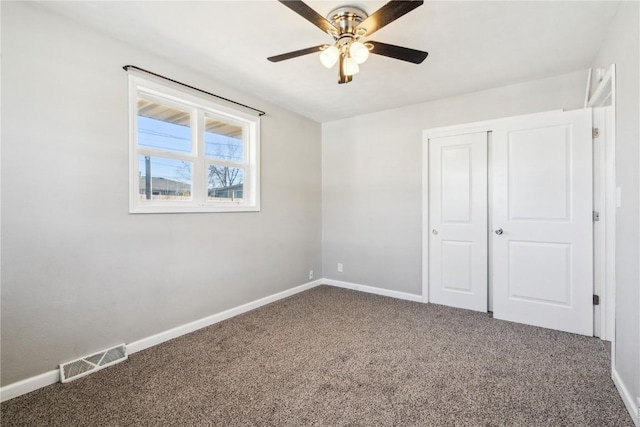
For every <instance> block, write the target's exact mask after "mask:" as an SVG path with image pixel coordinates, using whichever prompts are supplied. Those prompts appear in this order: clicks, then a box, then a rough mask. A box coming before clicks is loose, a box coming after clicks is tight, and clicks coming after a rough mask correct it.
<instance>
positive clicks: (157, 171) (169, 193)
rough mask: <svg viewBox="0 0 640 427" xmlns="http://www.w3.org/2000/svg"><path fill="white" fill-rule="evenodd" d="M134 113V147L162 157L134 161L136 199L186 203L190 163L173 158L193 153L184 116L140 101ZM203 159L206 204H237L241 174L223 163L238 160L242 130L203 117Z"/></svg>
mask: <svg viewBox="0 0 640 427" xmlns="http://www.w3.org/2000/svg"><path fill="white" fill-rule="evenodd" d="M150 107H151V108H150ZM138 108H139V112H138V117H137V124H138V146H139V147H146V148H150V149H154V150H160V151H162V152H166V157H163V156H161V155H156V156H153V155H139V156H138V171H139V180H140V184H139V188H140V191H139V193H140V198H141V199H147V200H191V198H192V185H193V176H192V174H193V162H190V161H187V160H182V159H179V158H176V157H180V155H187V156H189V155H191V154H192V153H193V150H194V149H193V148H192V146H193V142H192V139H193V138H192V129H191V127H190V115H189V113H188V112H182V111H179V110H175V109H173V108H170V107H166V106H164V105H160V104H157V103H150V102H149V101H146V100H143V99H140V100H139V102H138ZM204 154H205V158H206V159H207V166H206V169H207V180H208V191H207V193H208V194H207V196H208V200H211V201H216V200H219V201H229V200H233V201H237V200H241V199H242V198H243V184H244V170H243V168H241V167H233V166H232V165H229V164H228V162H233V163H236V162H237V163H242V162H243V160H244V147H243V128H242V127H240V126H235V125H232V124H229V123H226V122H223V121H220V120H216V119H215V118H211V117H205V132H204ZM176 155H177V156H176Z"/></svg>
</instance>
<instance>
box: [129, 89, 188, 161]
mask: <svg viewBox="0 0 640 427" xmlns="http://www.w3.org/2000/svg"><path fill="white" fill-rule="evenodd" d="M190 120H191V116H190V114H189V112H188V111H181V110H177V109H175V108H173V107H168V106H166V105H162V104H158V103H156V102H153V101H149V100H146V99H142V98H138V146H140V147H149V148H157V149H161V150H167V151H173V152H177V153H191V127H190V125H191V122H190Z"/></svg>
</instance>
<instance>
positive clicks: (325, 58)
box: [320, 46, 340, 68]
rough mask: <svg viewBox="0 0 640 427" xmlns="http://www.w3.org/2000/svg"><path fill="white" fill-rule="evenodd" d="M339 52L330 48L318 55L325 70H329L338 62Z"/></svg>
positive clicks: (335, 48) (332, 47) (334, 48)
mask: <svg viewBox="0 0 640 427" xmlns="http://www.w3.org/2000/svg"><path fill="white" fill-rule="evenodd" d="M339 56H340V51H339V50H338V48H337V47H335V46H330V47H328V48H326V49H325V50H323V51H322V53H321V54H320V62H322V65H324V66H325V67H327V68H331V67H333V66H334V65H335V63H336V62H338V57H339Z"/></svg>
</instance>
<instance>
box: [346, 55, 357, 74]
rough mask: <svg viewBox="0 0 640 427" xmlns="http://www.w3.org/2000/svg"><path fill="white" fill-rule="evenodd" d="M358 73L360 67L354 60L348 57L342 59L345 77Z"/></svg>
mask: <svg viewBox="0 0 640 427" xmlns="http://www.w3.org/2000/svg"><path fill="white" fill-rule="evenodd" d="M359 72H360V67H359V66H358V63H357V62H356V60H355V59H353V58H349V57H348V56H347V57H345V58H344V74H345V75H346V76H353V75H354V74H358V73H359Z"/></svg>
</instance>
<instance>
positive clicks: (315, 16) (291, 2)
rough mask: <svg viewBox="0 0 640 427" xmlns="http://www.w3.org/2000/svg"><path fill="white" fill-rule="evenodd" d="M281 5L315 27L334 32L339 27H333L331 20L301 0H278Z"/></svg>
mask: <svg viewBox="0 0 640 427" xmlns="http://www.w3.org/2000/svg"><path fill="white" fill-rule="evenodd" d="M278 1H279V2H280V3H282V4H283V5H285V6H287V7H288V8H289V9H291V10H293V11H294V12H295V13H297V14H298V15H300V16H302V17H303V18H304V19H306V20H307V21H309V22H311V23H312V24H313V25H315V26H316V27H318V28H320V29H321V30H322V31H324V32H325V33H326V32H329V33H331V32H335V31H338V32H339V29H338V28H336V27H334V26H333V24H331V22H329V21H328V20H327V19H326V18H325V17H324V16H322V15H320V14H319V13H318V12H316V11H315V10H313V9H311V8H310V7H309V6H307V4H306V3H304V2H303V1H301V0H278Z"/></svg>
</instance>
